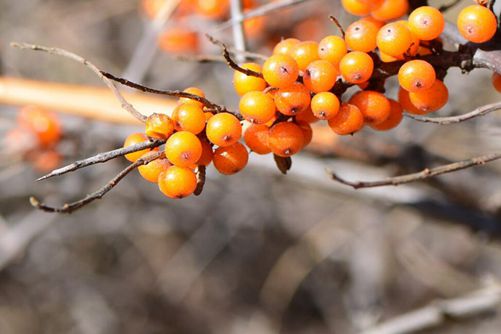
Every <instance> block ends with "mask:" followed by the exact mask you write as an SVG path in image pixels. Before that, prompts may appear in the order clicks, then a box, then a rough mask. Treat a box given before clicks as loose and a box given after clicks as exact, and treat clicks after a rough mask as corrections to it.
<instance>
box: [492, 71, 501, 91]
mask: <svg viewBox="0 0 501 334" xmlns="http://www.w3.org/2000/svg"><path fill="white" fill-rule="evenodd" d="M492 85H493V86H494V88H495V89H496V90H497V91H498V92H500V93H501V74H498V73H496V72H494V73H493V74H492Z"/></svg>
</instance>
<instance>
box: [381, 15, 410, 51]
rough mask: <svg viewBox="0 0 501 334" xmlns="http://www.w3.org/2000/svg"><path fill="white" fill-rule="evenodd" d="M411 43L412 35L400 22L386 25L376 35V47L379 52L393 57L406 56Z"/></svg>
mask: <svg viewBox="0 0 501 334" xmlns="http://www.w3.org/2000/svg"><path fill="white" fill-rule="evenodd" d="M412 42H413V36H412V33H411V32H410V30H409V28H407V26H406V25H405V24H402V22H391V23H388V24H386V25H384V26H383V27H382V28H381V29H380V30H379V32H378V34H377V46H378V48H379V50H380V51H381V52H383V53H385V54H387V55H390V56H393V57H401V56H402V55H404V54H406V52H407V51H408V50H409V49H410V47H411V45H412Z"/></svg>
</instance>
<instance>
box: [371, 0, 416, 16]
mask: <svg viewBox="0 0 501 334" xmlns="http://www.w3.org/2000/svg"><path fill="white" fill-rule="evenodd" d="M408 10H409V1H408V0H384V1H383V3H382V4H381V5H380V6H379V7H378V8H376V9H374V10H373V11H371V15H372V17H374V18H375V19H376V20H379V21H390V20H395V19H398V18H399V17H402V16H404V15H405V13H407V11H408Z"/></svg>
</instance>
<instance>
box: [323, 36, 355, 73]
mask: <svg viewBox="0 0 501 334" xmlns="http://www.w3.org/2000/svg"><path fill="white" fill-rule="evenodd" d="M347 52H348V49H347V47H346V42H345V41H344V39H342V38H341V37H339V36H334V35H330V36H326V37H324V38H323V39H322V40H321V41H320V43H318V56H319V57H320V59H324V60H327V61H330V62H331V63H332V64H333V65H335V66H337V65H338V64H339V62H340V61H341V59H342V58H343V57H344V56H345V55H346V53H347Z"/></svg>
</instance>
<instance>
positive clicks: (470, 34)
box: [457, 5, 497, 43]
mask: <svg viewBox="0 0 501 334" xmlns="http://www.w3.org/2000/svg"><path fill="white" fill-rule="evenodd" d="M457 27H458V30H459V32H460V33H461V35H463V37H464V38H466V39H467V40H469V41H470V42H474V43H483V42H487V41H489V40H490V39H491V38H492V37H493V36H494V34H495V33H496V29H497V20H496V16H495V15H494V13H493V12H492V11H490V9H489V8H487V7H484V6H481V5H471V6H468V7H466V8H463V10H462V11H461V12H460V13H459V15H458V18H457Z"/></svg>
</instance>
